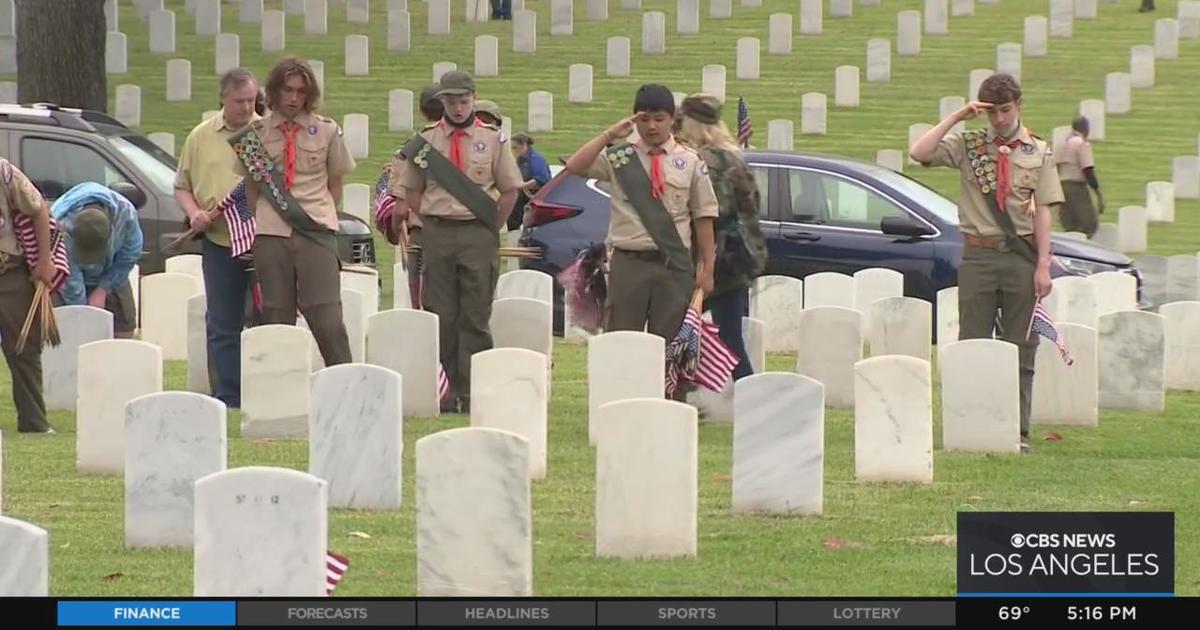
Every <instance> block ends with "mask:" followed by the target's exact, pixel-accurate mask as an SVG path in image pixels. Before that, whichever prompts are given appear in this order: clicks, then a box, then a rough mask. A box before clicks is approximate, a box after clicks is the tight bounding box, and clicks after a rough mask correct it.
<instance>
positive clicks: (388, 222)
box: [375, 163, 400, 245]
mask: <svg viewBox="0 0 1200 630" xmlns="http://www.w3.org/2000/svg"><path fill="white" fill-rule="evenodd" d="M391 176H392V165H391V164H390V163H389V164H385V165H384V166H383V172H382V173H380V174H379V180H378V181H376V182H375V227H376V229H378V230H379V231H380V232H382V233H383V235H384V237H385V238H387V240H388V242H389V243H391V244H393V245H396V244H398V243H399V242H400V235H399V234H396V233H395V231H394V230H393V229H392V213H393V212H395V210H396V198H395V197H393V196H392V195H391V193H389V192H388V180H389V179H391Z"/></svg>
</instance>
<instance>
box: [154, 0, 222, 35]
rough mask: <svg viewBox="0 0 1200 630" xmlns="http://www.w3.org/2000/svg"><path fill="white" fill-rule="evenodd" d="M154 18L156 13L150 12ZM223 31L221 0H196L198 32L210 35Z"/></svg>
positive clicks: (198, 33)
mask: <svg viewBox="0 0 1200 630" xmlns="http://www.w3.org/2000/svg"><path fill="white" fill-rule="evenodd" d="M150 18H151V19H154V14H153V13H151V14H150ZM220 32H221V0H196V34H197V35H207V36H209V37H211V36H213V35H216V34H217V33H220Z"/></svg>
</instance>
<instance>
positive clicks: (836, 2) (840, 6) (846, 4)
mask: <svg viewBox="0 0 1200 630" xmlns="http://www.w3.org/2000/svg"><path fill="white" fill-rule="evenodd" d="M853 16H854V0H829V17H835V18H848V17H853Z"/></svg>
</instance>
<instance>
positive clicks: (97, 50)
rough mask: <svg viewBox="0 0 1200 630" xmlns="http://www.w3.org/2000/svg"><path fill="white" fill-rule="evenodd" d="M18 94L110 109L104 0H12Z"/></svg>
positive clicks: (66, 104) (34, 100)
mask: <svg viewBox="0 0 1200 630" xmlns="http://www.w3.org/2000/svg"><path fill="white" fill-rule="evenodd" d="M16 9H17V95H18V100H19V101H20V102H22V103H39V102H46V103H56V104H58V105H62V106H64V107H78V108H81V109H91V110H96V111H101V112H106V111H108V78H107V77H106V76H105V71H104V46H105V36H106V33H107V31H108V26H107V24H106V22H105V19H104V0H16Z"/></svg>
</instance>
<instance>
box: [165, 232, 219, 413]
mask: <svg viewBox="0 0 1200 630" xmlns="http://www.w3.org/2000/svg"><path fill="white" fill-rule="evenodd" d="M176 258H178V256H176ZM168 260H170V259H168ZM187 308H188V321H187V355H188V356H187V390H188V391H190V392H195V393H197V394H211V393H212V385H211V382H210V380H209V374H208V370H209V360H208V322H207V317H208V296H206V295H204V294H203V293H200V294H198V295H193V296H192V297H190V298H188V304H187ZM156 347H157V346H156Z"/></svg>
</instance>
